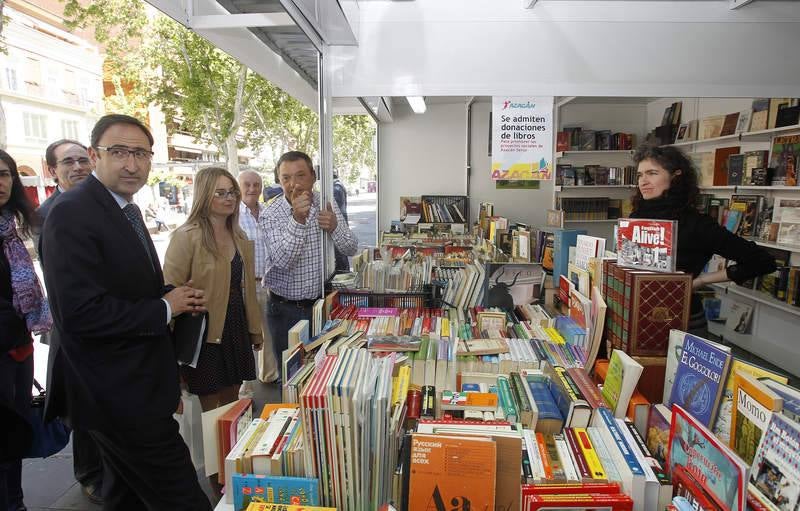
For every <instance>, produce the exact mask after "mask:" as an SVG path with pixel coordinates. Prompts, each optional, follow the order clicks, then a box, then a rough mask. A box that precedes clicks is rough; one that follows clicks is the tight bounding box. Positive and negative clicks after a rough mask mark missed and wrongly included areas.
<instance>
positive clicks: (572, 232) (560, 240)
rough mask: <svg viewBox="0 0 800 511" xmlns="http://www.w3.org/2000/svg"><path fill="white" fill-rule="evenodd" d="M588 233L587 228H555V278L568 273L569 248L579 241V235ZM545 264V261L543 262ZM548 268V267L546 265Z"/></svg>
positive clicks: (553, 267) (553, 268)
mask: <svg viewBox="0 0 800 511" xmlns="http://www.w3.org/2000/svg"><path fill="white" fill-rule="evenodd" d="M579 234H586V230H585V229H554V230H553V266H552V270H553V280H554V281H555V280H557V279H558V277H559V276H561V275H567V266H568V265H569V248H570V247H574V246H575V245H576V244H577V243H578V235H579ZM543 264H544V263H543ZM545 269H547V267H545Z"/></svg>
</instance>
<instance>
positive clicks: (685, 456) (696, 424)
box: [668, 405, 748, 511]
mask: <svg viewBox="0 0 800 511" xmlns="http://www.w3.org/2000/svg"><path fill="white" fill-rule="evenodd" d="M668 458H669V467H670V473H672V474H673V481H674V480H675V479H674V478H675V477H676V475H677V474H679V473H681V472H685V473H688V474H689V475H690V476H691V477H692V478H693V479H694V481H696V483H697V484H698V485H699V487H700V489H701V490H702V491H703V492H705V493H706V494H707V495H708V496H709V497H710V498H711V500H712V501H713V504H714V507H717V506H718V507H719V508H720V509H730V510H733V511H744V509H745V504H746V503H747V498H746V490H747V484H746V481H747V478H748V466H747V465H746V464H745V463H744V462H742V460H741V459H739V457H738V456H736V454H734V453H733V452H732V451H731V450H730V448H729V447H728V446H726V445H724V444H723V443H722V442H720V441H719V440H718V439H717V438H716V437H715V436H714V435H713V434H712V433H711V431H709V430H708V429H707V428H706V427H705V426H704V425H703V424H702V423H701V422H700V421H698V420H697V419H695V417H694V416H692V414H690V413H689V412H688V411H686V410H685V409H683V408H682V407H681V406H679V405H674V406H673V407H672V428H671V430H670V440H669V454H668ZM675 482H676V483H677V481H675ZM703 509H706V507H703Z"/></svg>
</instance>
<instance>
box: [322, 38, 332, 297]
mask: <svg viewBox="0 0 800 511" xmlns="http://www.w3.org/2000/svg"><path fill="white" fill-rule="evenodd" d="M329 55H330V47H329V46H328V45H327V44H325V43H323V44H322V46H321V48H320V51H319V52H318V53H317V84H318V92H319V174H320V175H319V176H317V178H318V179H319V188H320V208H325V207H326V204H327V203H328V202H331V204H333V202H334V200H333V147H332V144H333V127H332V124H333V112H332V101H333V98H332V90H331V79H330V78H331V77H330V72H331V71H330V65H329V62H328V57H329ZM321 236H322V283H321V286H322V292H323V293H324V292H325V282H326V281H327V280H328V278H329V277H330V276H331V275H332V274H333V272H334V270H335V264H336V261H335V259H334V254H333V239H332V238H331V236H330V235H329V234H327V233H325V232H322V234H321Z"/></svg>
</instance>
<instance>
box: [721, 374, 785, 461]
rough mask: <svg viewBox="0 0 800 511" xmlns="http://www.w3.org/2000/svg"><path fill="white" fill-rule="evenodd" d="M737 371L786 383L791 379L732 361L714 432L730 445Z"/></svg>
mask: <svg viewBox="0 0 800 511" xmlns="http://www.w3.org/2000/svg"><path fill="white" fill-rule="evenodd" d="M737 371H738V372H743V373H747V374H749V375H751V376H754V377H755V378H758V379H762V378H769V379H771V380H774V381H776V382H779V383H782V384H784V385H785V384H786V383H787V382H788V381H789V379H788V378H786V376H783V375H781V374H778V373H773V372H772V371H768V370H766V369H764V368H763V367H760V366H757V365H754V364H751V363H749V362H745V361H744V360H739V359H737V358H734V359H733V360H732V361H731V371H730V374H729V375H728V379H727V381H726V383H725V391H724V393H723V395H722V401H721V402H720V404H719V413H718V414H717V420H716V422H715V423H714V434H715V435H717V438H719V439H720V440H722V442H723V443H725V444H728V445H731V443H730V439H731V418H732V417H733V404H734V401H733V375H734V374H736V372H737Z"/></svg>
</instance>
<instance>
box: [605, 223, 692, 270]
mask: <svg viewBox="0 0 800 511" xmlns="http://www.w3.org/2000/svg"><path fill="white" fill-rule="evenodd" d="M677 242H678V222H676V221H674V220H649V219H639V218H636V219H633V218H620V219H619V220H617V264H618V265H619V266H626V267H629V268H637V269H641V270H650V271H661V272H674V271H675V262H676V259H675V249H676V244H677Z"/></svg>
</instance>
